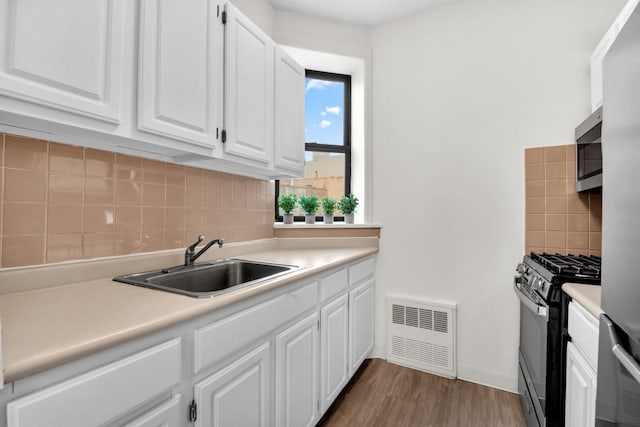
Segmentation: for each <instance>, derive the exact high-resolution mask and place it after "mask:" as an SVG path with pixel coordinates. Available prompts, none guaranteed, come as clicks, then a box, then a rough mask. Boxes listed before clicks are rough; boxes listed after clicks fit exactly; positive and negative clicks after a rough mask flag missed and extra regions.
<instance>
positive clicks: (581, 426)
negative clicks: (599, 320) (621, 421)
mask: <svg viewBox="0 0 640 427" xmlns="http://www.w3.org/2000/svg"><path fill="white" fill-rule="evenodd" d="M596 378H597V377H596V372H595V371H594V370H593V368H592V367H591V365H589V363H588V362H587V361H586V359H585V358H584V356H582V354H581V353H580V351H579V350H578V349H577V347H576V346H575V345H573V343H571V342H570V343H568V344H567V385H566V387H567V388H566V391H567V397H566V408H565V425H566V426H567V427H587V426H593V425H595V415H596V411H595V410H596Z"/></svg>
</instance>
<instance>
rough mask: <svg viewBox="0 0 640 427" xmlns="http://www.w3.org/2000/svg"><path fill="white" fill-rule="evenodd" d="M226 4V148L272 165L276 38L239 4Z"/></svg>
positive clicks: (243, 159) (255, 162)
mask: <svg viewBox="0 0 640 427" xmlns="http://www.w3.org/2000/svg"><path fill="white" fill-rule="evenodd" d="M225 7H226V13H227V17H226V19H227V22H226V27H225V31H226V35H225V46H226V58H225V62H226V73H225V79H226V80H225V89H226V93H225V124H226V128H225V130H226V142H225V148H224V151H225V154H228V155H231V158H233V159H234V160H237V161H239V162H241V163H246V164H250V165H255V166H257V167H267V168H268V167H270V166H271V165H272V162H273V93H274V78H273V75H274V66H273V64H274V48H275V42H274V41H273V40H271V38H269V36H267V35H266V34H265V33H264V32H263V31H262V30H261V29H260V28H258V26H257V25H256V24H254V23H253V22H251V21H250V20H249V19H248V18H247V17H246V16H244V15H243V14H242V13H241V12H240V11H239V10H238V9H237V8H236V7H235V6H233V5H232V4H230V3H227V4H226V6H225ZM234 156H237V157H238V158H235V157H234Z"/></svg>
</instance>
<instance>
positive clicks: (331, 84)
mask: <svg viewBox="0 0 640 427" xmlns="http://www.w3.org/2000/svg"><path fill="white" fill-rule="evenodd" d="M304 169H305V170H304V177H303V178H295V179H283V180H280V181H276V194H275V195H276V206H275V217H276V221H282V212H280V209H279V208H278V197H279V196H280V194H291V193H294V194H296V195H297V196H298V197H300V196H310V195H312V194H315V195H317V196H318V198H322V197H333V198H334V199H336V200H339V199H340V198H341V197H342V196H344V195H345V194H349V193H350V192H351V76H349V75H344V74H334V73H325V72H321V71H313V70H307V71H306V87H305V168H304ZM294 213H295V215H296V216H295V220H296V221H303V220H304V216H303V215H304V213H303V212H302V211H301V210H300V209H299V208H298V209H296V211H295V212H294ZM318 214H319V215H322V212H321V209H320V210H319V211H318ZM318 219H319V217H318ZM336 219H337V220H338V221H340V220H341V219H342V218H341V217H336Z"/></svg>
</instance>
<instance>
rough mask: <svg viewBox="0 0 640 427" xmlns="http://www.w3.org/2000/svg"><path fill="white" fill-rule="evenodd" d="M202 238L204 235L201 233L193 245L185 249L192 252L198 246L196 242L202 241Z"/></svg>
mask: <svg viewBox="0 0 640 427" xmlns="http://www.w3.org/2000/svg"><path fill="white" fill-rule="evenodd" d="M203 240H204V236H203V235H202V234H201V235H199V236H198V241H197V242H195V243H194V244H193V245H191V246H189V248H188V249H187V250H188V251H190V252H194V251H195V250H196V246H198V244H199V243H200V242H202V241H203Z"/></svg>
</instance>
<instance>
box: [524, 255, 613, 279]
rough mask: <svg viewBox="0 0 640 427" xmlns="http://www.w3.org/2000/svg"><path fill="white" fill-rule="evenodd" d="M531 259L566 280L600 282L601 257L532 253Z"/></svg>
mask: <svg viewBox="0 0 640 427" xmlns="http://www.w3.org/2000/svg"><path fill="white" fill-rule="evenodd" d="M531 259H532V260H533V261H535V262H537V263H538V264H540V265H541V266H543V267H544V268H546V269H547V270H549V272H551V273H553V274H557V275H561V276H563V277H566V278H571V277H575V278H590V279H594V280H598V281H599V280H600V265H601V259H600V257H599V256H595V255H590V256H587V255H571V254H570V255H560V254H548V253H542V254H538V253H535V252H531Z"/></svg>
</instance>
